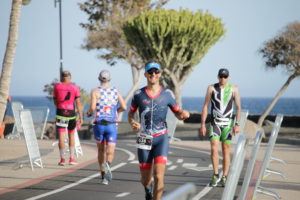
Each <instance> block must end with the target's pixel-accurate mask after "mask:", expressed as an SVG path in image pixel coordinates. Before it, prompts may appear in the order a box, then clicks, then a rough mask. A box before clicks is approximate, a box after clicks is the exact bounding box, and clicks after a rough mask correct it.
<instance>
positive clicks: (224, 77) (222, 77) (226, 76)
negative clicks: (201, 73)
mask: <svg viewBox="0 0 300 200" xmlns="http://www.w3.org/2000/svg"><path fill="white" fill-rule="evenodd" d="M219 78H225V79H226V78H228V76H222V75H221V76H219Z"/></svg>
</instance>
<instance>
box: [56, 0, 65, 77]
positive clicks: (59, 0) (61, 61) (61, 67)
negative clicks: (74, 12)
mask: <svg viewBox="0 0 300 200" xmlns="http://www.w3.org/2000/svg"><path fill="white" fill-rule="evenodd" d="M61 1H62V0H54V5H55V7H56V3H58V5H59V50H60V67H59V78H60V80H61V74H62V72H63V51H62V50H63V47H62V20H61V19H62V10H61Z"/></svg>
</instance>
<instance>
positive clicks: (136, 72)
mask: <svg viewBox="0 0 300 200" xmlns="http://www.w3.org/2000/svg"><path fill="white" fill-rule="evenodd" d="M131 71H132V77H133V85H132V87H131V88H130V90H129V92H128V93H127V94H126V96H125V99H124V101H125V104H126V105H127V104H128V101H129V99H130V98H131V97H132V96H133V94H134V92H135V91H136V90H137V89H138V86H139V83H140V82H141V78H142V76H141V74H142V73H141V71H142V69H137V68H136V67H134V66H131ZM128 109H129V108H127V110H128ZM122 118H123V112H121V113H119V116H118V121H122Z"/></svg>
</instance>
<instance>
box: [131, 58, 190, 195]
mask: <svg viewBox="0 0 300 200" xmlns="http://www.w3.org/2000/svg"><path fill="white" fill-rule="evenodd" d="M144 76H145V77H146V78H147V86H146V87H143V88H141V89H139V90H137V91H136V92H135V94H134V97H133V99H132V102H131V106H130V111H129V113H128V122H129V123H130V124H131V127H132V129H133V130H136V131H138V134H137V148H138V149H137V152H138V159H139V164H140V171H141V183H142V184H143V186H144V187H145V192H146V200H150V199H155V200H157V199H160V198H161V196H162V194H163V190H164V174H165V167H166V163H167V155H168V149H169V139H168V134H167V133H168V130H167V123H166V116H167V112H168V108H170V109H171V110H172V111H173V113H174V114H175V116H176V117H177V118H178V119H180V120H184V119H187V118H188V117H189V115H190V114H189V112H188V111H186V110H182V109H180V107H179V106H178V104H177V103H176V101H175V98H174V94H173V92H172V91H171V90H169V89H166V88H163V87H162V86H161V85H160V84H159V79H160V77H161V67H160V65H159V64H158V62H156V61H149V62H147V63H146V65H145V73H144ZM137 110H139V119H140V121H139V122H137V121H135V119H134V114H135V112H136V111H137ZM153 163H154V167H153V166H152V165H153ZM152 167H153V174H154V188H153V195H152Z"/></svg>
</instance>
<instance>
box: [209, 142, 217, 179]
mask: <svg viewBox="0 0 300 200" xmlns="http://www.w3.org/2000/svg"><path fill="white" fill-rule="evenodd" d="M210 146H211V155H210V156H211V162H212V166H213V171H214V174H219V169H218V167H219V152H218V149H219V140H211V141H210Z"/></svg>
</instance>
